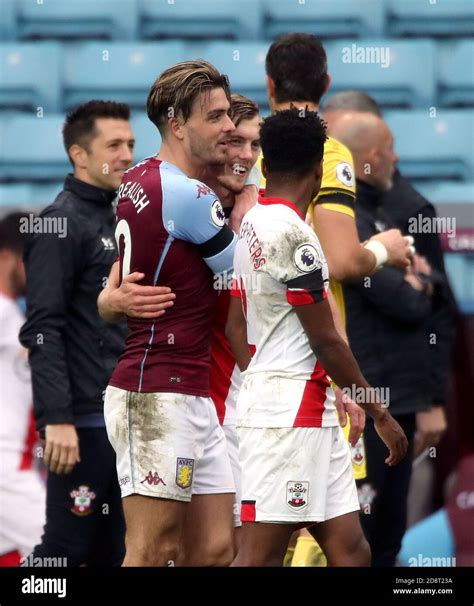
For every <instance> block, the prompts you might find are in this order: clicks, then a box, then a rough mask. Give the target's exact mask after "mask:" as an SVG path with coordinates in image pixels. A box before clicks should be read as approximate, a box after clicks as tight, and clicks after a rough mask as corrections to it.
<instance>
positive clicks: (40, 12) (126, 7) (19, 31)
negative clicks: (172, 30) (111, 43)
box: [13, 0, 137, 40]
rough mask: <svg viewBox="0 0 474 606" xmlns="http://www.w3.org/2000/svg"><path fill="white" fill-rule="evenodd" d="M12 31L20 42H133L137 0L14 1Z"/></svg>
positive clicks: (135, 30) (135, 27) (135, 29)
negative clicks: (14, 15)
mask: <svg viewBox="0 0 474 606" xmlns="http://www.w3.org/2000/svg"><path fill="white" fill-rule="evenodd" d="M16 3H17V11H18V14H17V21H16V29H15V31H14V32H13V34H14V38H16V39H19V40H25V39H38V38H61V39H68V40H69V39H74V38H76V39H77V38H82V39H87V40H90V39H92V38H100V39H107V40H114V39H121V40H122V39H125V40H127V39H130V40H132V39H135V38H136V35H137V0H125V1H124V0H100V1H99V0H44V1H43V2H41V3H38V2H37V1H36V0H16Z"/></svg>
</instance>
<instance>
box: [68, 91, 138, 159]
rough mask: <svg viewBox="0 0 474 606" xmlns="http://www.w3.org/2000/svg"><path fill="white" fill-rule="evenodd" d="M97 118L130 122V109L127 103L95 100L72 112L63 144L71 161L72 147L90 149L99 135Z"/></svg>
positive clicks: (69, 114) (79, 106) (69, 115)
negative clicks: (78, 146) (77, 146)
mask: <svg viewBox="0 0 474 606" xmlns="http://www.w3.org/2000/svg"><path fill="white" fill-rule="evenodd" d="M97 118H114V119H115V120H129V119H130V107H129V106H128V105H126V104H125V103H117V102H115V101H101V100H97V99H93V100H92V101H88V102H87V103H83V104H82V105H78V106H77V107H75V108H74V109H73V110H71V111H70V112H69V113H68V115H67V116H66V121H65V122H64V126H63V142H64V147H65V149H66V153H67V155H68V157H69V160H71V156H69V150H70V148H71V146H72V145H74V144H77V145H80V146H81V147H84V148H85V149H88V148H89V145H90V142H91V141H92V139H93V138H94V137H95V136H96V135H97V130H96V123H95V121H96V119H97ZM71 163H72V160H71Z"/></svg>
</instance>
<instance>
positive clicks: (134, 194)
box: [119, 181, 150, 214]
mask: <svg viewBox="0 0 474 606" xmlns="http://www.w3.org/2000/svg"><path fill="white" fill-rule="evenodd" d="M119 197H120V198H125V197H127V198H129V199H130V200H131V201H132V203H133V206H134V207H135V210H136V211H137V214H138V213H140V212H141V211H142V210H143V209H144V208H145V206H148V204H150V200H149V199H148V197H147V195H146V194H145V192H144V191H143V187H142V186H141V183H136V182H135V181H127V182H126V183H122V184H121V185H120V187H119Z"/></svg>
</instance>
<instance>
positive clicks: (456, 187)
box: [417, 181, 474, 220]
mask: <svg viewBox="0 0 474 606" xmlns="http://www.w3.org/2000/svg"><path fill="white" fill-rule="evenodd" d="M417 189H419V191H420V192H421V193H422V194H423V195H424V196H425V198H427V199H428V200H429V201H430V202H431V203H432V204H435V205H436V204H443V205H444V204H472V205H473V208H472V211H474V181H467V182H465V183H458V182H456V181H454V182H453V181H435V182H433V183H431V182H428V183H420V185H419V186H417ZM473 220H474V215H473Z"/></svg>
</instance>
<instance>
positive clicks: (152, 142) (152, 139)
mask: <svg viewBox="0 0 474 606" xmlns="http://www.w3.org/2000/svg"><path fill="white" fill-rule="evenodd" d="M131 123H132V130H133V134H134V136H135V141H136V143H135V149H134V152H133V162H134V163H137V162H140V161H141V160H143V159H144V158H147V157H148V156H154V155H156V154H157V153H158V151H159V149H160V145H161V137H160V133H159V131H158V129H157V128H156V126H155V125H154V124H153V123H152V122H150V120H149V119H148V116H147V115H146V114H137V115H136V116H132V120H131Z"/></svg>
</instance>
